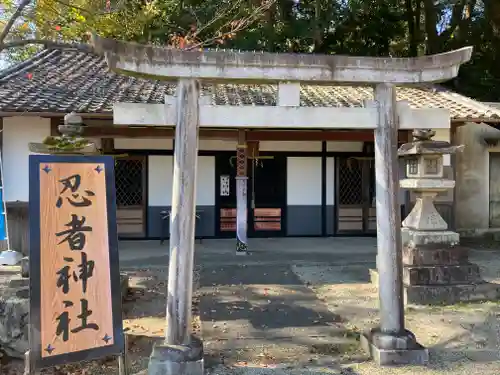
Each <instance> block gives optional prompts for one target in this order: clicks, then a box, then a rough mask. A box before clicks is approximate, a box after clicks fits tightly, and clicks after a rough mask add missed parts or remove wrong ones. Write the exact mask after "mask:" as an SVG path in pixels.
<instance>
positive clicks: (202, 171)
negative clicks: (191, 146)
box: [196, 156, 215, 206]
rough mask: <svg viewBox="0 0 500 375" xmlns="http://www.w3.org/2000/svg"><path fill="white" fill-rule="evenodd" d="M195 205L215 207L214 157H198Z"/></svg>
mask: <svg viewBox="0 0 500 375" xmlns="http://www.w3.org/2000/svg"><path fill="white" fill-rule="evenodd" d="M197 172H198V178H197V184H196V205H197V206H213V205H215V156H198V171H197Z"/></svg>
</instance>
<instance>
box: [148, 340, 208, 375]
mask: <svg viewBox="0 0 500 375" xmlns="http://www.w3.org/2000/svg"><path fill="white" fill-rule="evenodd" d="M203 371H204V365H203V344H202V342H201V341H200V340H199V339H197V338H195V337H192V339H191V344H189V345H187V346H184V345H169V344H161V345H155V346H154V347H153V352H152V353H151V357H150V358H149V365H148V375H203Z"/></svg>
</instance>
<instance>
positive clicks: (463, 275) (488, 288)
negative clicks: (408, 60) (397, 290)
mask: <svg viewBox="0 0 500 375" xmlns="http://www.w3.org/2000/svg"><path fill="white" fill-rule="evenodd" d="M434 135H435V132H434V131H432V130H430V129H427V130H415V131H414V132H413V137H414V140H413V142H409V143H405V144H404V145H402V146H401V147H400V148H399V150H398V154H399V156H401V157H403V158H404V159H405V161H406V172H407V173H406V174H407V177H406V178H405V179H403V180H401V181H400V186H401V187H402V188H404V189H408V190H412V191H414V192H415V193H416V195H417V198H416V202H415V206H414V207H413V209H412V211H411V212H410V214H409V215H408V216H407V217H406V219H405V220H404V221H403V228H402V230H401V235H402V245H403V249H402V251H403V254H402V258H403V285H404V291H405V299H406V302H407V303H414V304H442V303H456V302H458V301H464V300H466V301H470V300H476V299H489V298H496V297H497V296H498V295H499V291H500V288H499V287H498V286H496V285H494V284H488V283H485V282H484V281H483V280H482V279H481V277H480V273H479V267H478V266H477V265H476V264H472V263H470V262H469V260H468V252H467V249H466V248H463V247H461V246H459V243H460V235H459V234H458V233H456V232H454V231H452V230H450V229H448V224H447V223H446V221H445V220H444V219H443V218H442V217H441V215H440V214H439V212H438V211H437V210H436V207H435V206H434V199H435V198H436V196H437V195H438V194H439V193H441V192H446V191H448V190H451V189H453V188H454V187H455V181H454V180H451V179H446V178H444V167H443V160H444V155H446V154H454V153H456V152H460V151H462V150H463V148H464V146H462V145H461V146H452V145H451V144H450V143H449V142H443V141H434V140H432V137H433V136H434Z"/></svg>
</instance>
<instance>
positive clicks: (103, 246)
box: [29, 155, 124, 369]
mask: <svg viewBox="0 0 500 375" xmlns="http://www.w3.org/2000/svg"><path fill="white" fill-rule="evenodd" d="M29 199H30V202H29V206H30V207H29V209H30V305H31V307H30V323H31V324H30V362H31V367H32V368H33V367H34V368H35V369H36V368H42V367H48V366H54V365H58V364H64V363H70V362H77V361H83V360H91V359H96V358H100V357H104V356H108V355H113V354H120V353H122V352H123V350H124V336H123V328H122V311H121V289H120V270H119V263H118V241H117V233H116V201H115V183H114V159H113V158H112V157H111V156H53V155H31V156H30V198H29Z"/></svg>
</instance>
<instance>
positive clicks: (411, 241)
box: [403, 229, 500, 305]
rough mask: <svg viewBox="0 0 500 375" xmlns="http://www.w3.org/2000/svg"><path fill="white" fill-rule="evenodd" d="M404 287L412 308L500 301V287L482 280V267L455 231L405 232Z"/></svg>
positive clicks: (409, 230)
mask: <svg viewBox="0 0 500 375" xmlns="http://www.w3.org/2000/svg"><path fill="white" fill-rule="evenodd" d="M405 236H406V242H404V243H403V285H404V292H405V300H406V302H407V303H412V304H425V305H429V304H453V303H457V302H460V301H474V300H485V299H492V298H497V297H498V296H499V295H500V285H498V286H497V285H496V284H489V283H486V282H484V281H483V280H482V278H481V275H480V270H479V266H478V265H477V264H474V263H470V262H469V258H468V250H467V249H466V248H464V247H461V246H460V245H459V242H460V238H459V235H458V233H455V232H452V231H418V230H411V229H406V230H405Z"/></svg>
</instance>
